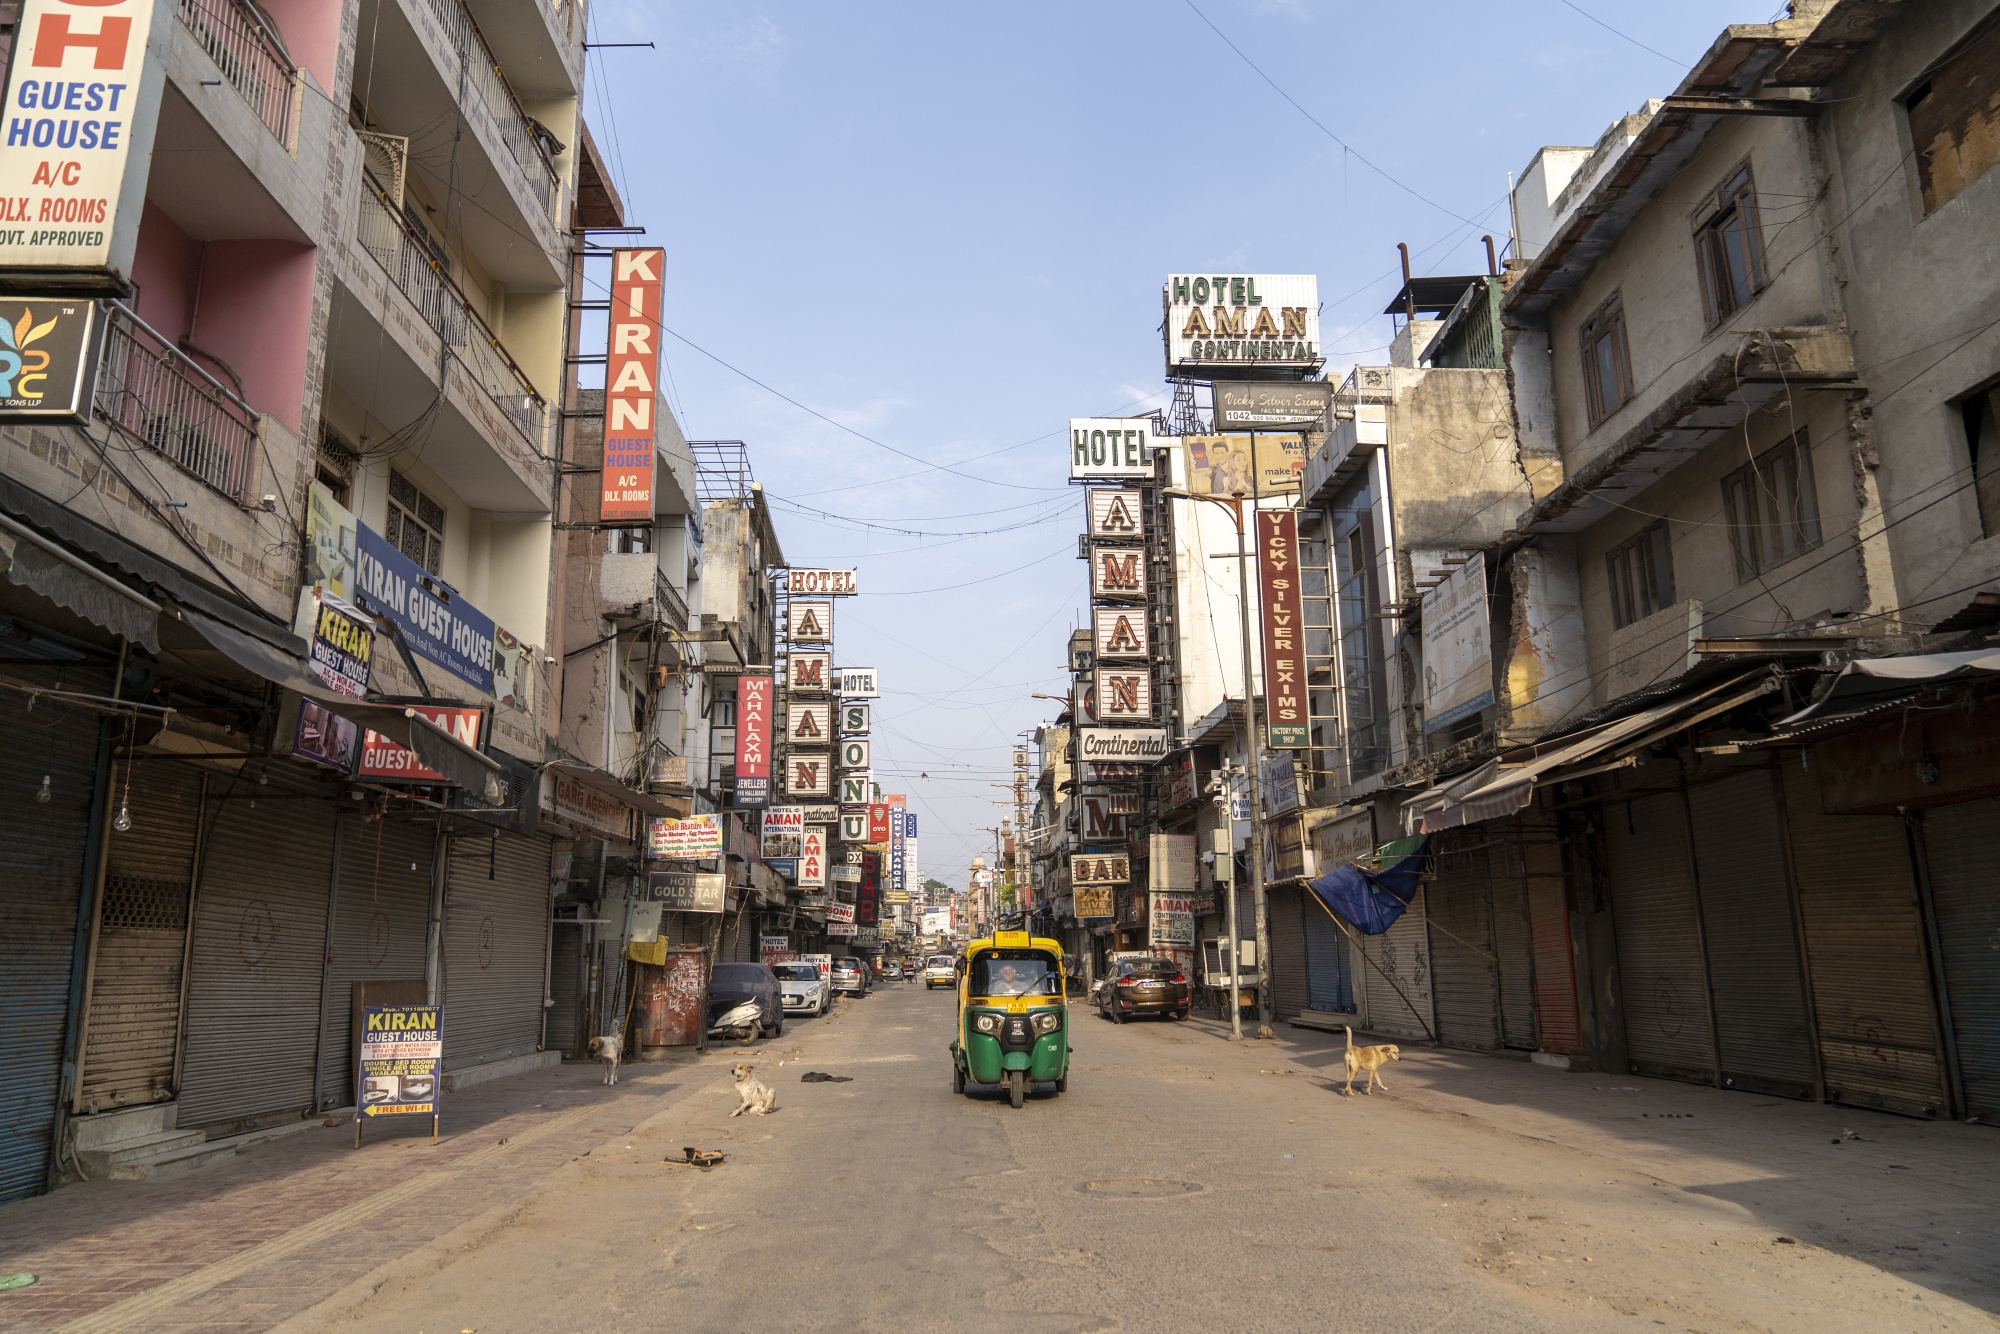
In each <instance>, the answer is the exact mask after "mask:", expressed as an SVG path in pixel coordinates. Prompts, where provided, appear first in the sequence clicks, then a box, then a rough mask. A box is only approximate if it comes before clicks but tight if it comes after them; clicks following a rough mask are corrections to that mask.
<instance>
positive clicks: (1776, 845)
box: [1688, 769, 1815, 1098]
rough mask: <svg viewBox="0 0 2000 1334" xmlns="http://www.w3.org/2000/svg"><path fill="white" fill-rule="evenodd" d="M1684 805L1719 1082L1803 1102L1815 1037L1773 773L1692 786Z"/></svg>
mask: <svg viewBox="0 0 2000 1334" xmlns="http://www.w3.org/2000/svg"><path fill="white" fill-rule="evenodd" d="M1688 807H1689V810H1690V811H1691V812H1692V813H1693V816H1694V856H1695V879H1696V882H1697V884H1698V885H1699V886H1700V891H1701V926H1702V939H1703V941H1704V943H1705V945H1706V947H1707V955H1708V995H1709V1002H1710V1004H1712V1005H1713V1006H1714V1007H1715V1044H1716V1048H1717V1051H1718V1055H1719V1057H1720V1061H1719V1063H1720V1065H1721V1067H1722V1083H1723V1085H1724V1086H1725V1087H1728V1088H1741V1089H1749V1090H1752V1091H1754V1092H1757V1093H1773V1094H1777V1095H1779V1096H1781V1097H1786V1098H1810V1097H1812V1096H1813V1090H1814V1084H1815V1072H1814V1070H1813V1052H1812V1034H1811V1029H1810V1027H1809V1025H1808V1024H1807V1018H1806V996H1805V981H1804V978H1803V977H1802V976H1801V974H1800V969H1799V949H1798V933H1797V928H1796V925H1795V923H1794V921H1793V917H1792V894H1791V882H1790V878H1789V877H1788V876H1787V875H1786V874H1785V850H1784V845H1783V841H1782V840H1783V834H1782V832H1781V830H1780V828H1779V824H1778V799H1777V793H1776V791H1775V790H1774V784H1773V782H1772V773H1771V771H1770V770H1769V769H1755V770H1751V771H1749V772H1746V773H1738V774H1732V775H1730V776H1729V777H1727V778H1722V779H1718V780H1716V781H1715V782H1712V783H1699V784H1696V785H1695V786H1694V787H1692V788H1690V789H1689V790H1688Z"/></svg>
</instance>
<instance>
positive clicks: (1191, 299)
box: [1160, 273, 1320, 379]
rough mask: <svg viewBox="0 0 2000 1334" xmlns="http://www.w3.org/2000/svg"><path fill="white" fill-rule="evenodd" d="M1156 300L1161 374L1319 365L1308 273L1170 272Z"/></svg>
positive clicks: (1315, 295) (1315, 283)
mask: <svg viewBox="0 0 2000 1334" xmlns="http://www.w3.org/2000/svg"><path fill="white" fill-rule="evenodd" d="M1160 295H1161V299H1162V301H1163V302H1164V303H1165V306H1166V316H1167V323H1166V333H1167V374H1169V375H1178V374H1180V373H1182V372H1183V371H1189V372H1195V371H1207V370H1210V369H1211V368H1215V367H1222V368H1231V367H1238V366H1255V367H1268V368H1270V369H1273V370H1313V369H1316V368H1317V367H1318V366H1319V364H1320V355H1319V279H1318V278H1317V277H1315V276H1314V275H1312V274H1309V273H1302V274H1289V273H1288V274H1279V273H1231V274H1202V273H1176V274H1172V275H1170V276H1169V277H1168V278H1167V285H1166V287H1165V288H1164V289H1163V290H1162V291H1161V294H1160ZM1195 378H1197V379H1208V378H1210V377H1209V376H1208V375H1197V376H1195Z"/></svg>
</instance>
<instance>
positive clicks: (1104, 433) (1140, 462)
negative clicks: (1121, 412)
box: [1069, 417, 1153, 482]
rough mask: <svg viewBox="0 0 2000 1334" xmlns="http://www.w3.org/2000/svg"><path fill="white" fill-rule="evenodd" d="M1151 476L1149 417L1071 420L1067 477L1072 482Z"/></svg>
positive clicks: (1151, 456)
mask: <svg viewBox="0 0 2000 1334" xmlns="http://www.w3.org/2000/svg"><path fill="white" fill-rule="evenodd" d="M1152 475H1153V419H1152V418H1151V417H1072V418H1070V421H1069V476H1070V480H1071V481H1073V482H1090V481H1116V480H1117V479H1119V478H1125V477H1139V478H1148V479H1150V478H1151V477H1152Z"/></svg>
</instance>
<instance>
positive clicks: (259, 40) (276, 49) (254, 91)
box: [179, 0, 299, 148]
mask: <svg viewBox="0 0 2000 1334" xmlns="http://www.w3.org/2000/svg"><path fill="white" fill-rule="evenodd" d="M179 9H180V17H181V23H182V25H183V26H184V27H186V28H187V30H188V31H189V32H191V33H193V34H194V39H195V41H197V42H199V43H200V44H201V49H202V50H204V51H206V52H208V57H209V59H211V60H213V61H214V62H215V67H216V68H217V69H219V70H221V71H222V77H223V78H225V79H227V80H229V83H230V86H231V87H233V88H235V89H236V91H237V92H239V93H241V94H243V100H244V101H245V102H248V103H249V104H250V109H251V110H252V111H254V112H256V113H257V119H259V120H261V121H263V122H264V128H265V129H267V130H269V131H270V132H271V133H272V134H274V135H276V136H277V137H278V142H279V143H281V144H284V145H285V146H286V147H288V148H289V147H290V146H291V142H292V103H293V95H294V92H295V91H296V89H297V88H298V84H299V79H298V72H297V70H295V69H294V68H293V67H292V62H291V61H290V60H287V59H286V58H285V53H284V47H283V46H281V45H280V44H279V42H278V39H277V37H276V35H275V34H273V33H272V32H271V30H270V29H269V28H267V27H266V26H265V25H264V21H263V20H262V19H261V18H259V17H258V16H257V13H256V11H255V10H253V9H251V8H250V6H249V5H246V4H244V3H243V0H179Z"/></svg>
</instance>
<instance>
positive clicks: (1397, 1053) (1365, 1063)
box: [1341, 1024, 1403, 1098]
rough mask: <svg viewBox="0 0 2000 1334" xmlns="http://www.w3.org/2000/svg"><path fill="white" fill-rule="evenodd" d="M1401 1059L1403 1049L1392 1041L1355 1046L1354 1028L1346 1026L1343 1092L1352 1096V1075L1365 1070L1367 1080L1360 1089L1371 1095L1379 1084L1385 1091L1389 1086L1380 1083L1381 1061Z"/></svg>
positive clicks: (1344, 1025) (1344, 1026) (1385, 1091)
mask: <svg viewBox="0 0 2000 1334" xmlns="http://www.w3.org/2000/svg"><path fill="white" fill-rule="evenodd" d="M1341 1027H1342V1028H1347V1025H1346V1024H1342V1025H1341ZM1402 1059H1403V1049H1402V1048H1401V1047H1398V1046H1397V1045H1396V1044H1395V1043H1393V1042H1384V1043H1382V1044H1381V1045H1380V1046H1375V1047H1357V1046H1355V1045H1354V1030H1353V1029H1351V1028H1347V1083H1346V1086H1345V1088H1344V1089H1343V1092H1345V1093H1346V1094H1347V1096H1348V1097H1350V1098H1351V1097H1353V1096H1354V1077H1355V1076H1356V1075H1358V1074H1360V1073H1361V1072H1362V1071H1364V1070H1365V1071H1367V1072H1368V1081H1367V1082H1366V1083H1365V1084H1363V1085H1362V1086H1361V1091H1362V1092H1363V1093H1366V1094H1367V1095H1369V1096H1370V1097H1373V1096H1374V1095H1375V1086H1376V1085H1378V1084H1380V1085H1381V1087H1382V1091H1383V1092H1384V1093H1387V1092H1388V1091H1389V1086H1388V1085H1387V1084H1383V1083H1382V1066H1383V1063H1384V1062H1387V1061H1400V1060H1402Z"/></svg>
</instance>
